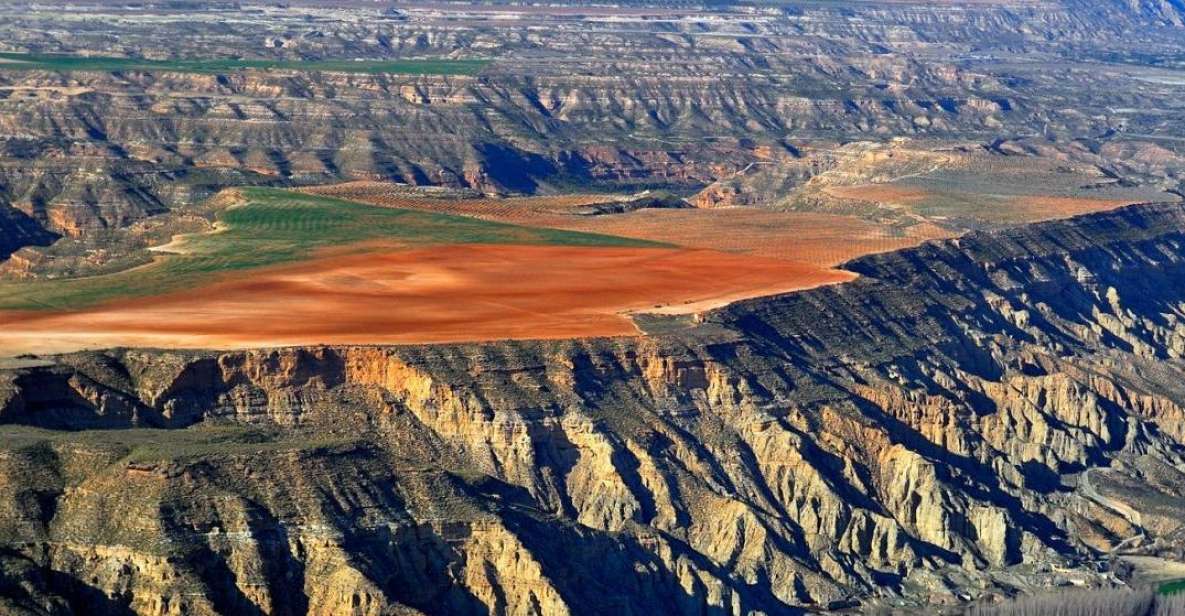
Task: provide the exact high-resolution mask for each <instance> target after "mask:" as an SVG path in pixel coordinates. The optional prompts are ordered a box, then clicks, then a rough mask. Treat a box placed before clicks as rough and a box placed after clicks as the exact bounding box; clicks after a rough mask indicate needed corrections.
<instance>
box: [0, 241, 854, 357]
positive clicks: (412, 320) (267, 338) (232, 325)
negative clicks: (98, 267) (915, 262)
mask: <svg viewBox="0 0 1185 616" xmlns="http://www.w3.org/2000/svg"><path fill="white" fill-rule="evenodd" d="M851 277H852V274H850V273H847V272H841V271H836V270H827V269H825V268H821V267H818V266H816V265H812V264H809V263H801V262H794V261H787V260H782V259H772V258H768V257H757V256H750V255H738V254H730V253H723V252H718V251H711V250H696V249H681V248H680V249H666V248H601V247H598V248H585V247H567V246H512V245H450V246H438V247H432V248H421V249H414V250H408V249H398V248H389V249H383V250H380V249H376V248H374V247H371V249H370V250H369V251H367V252H363V253H353V254H329V255H323V256H322V257H320V258H317V259H314V260H311V261H308V262H303V263H299V264H294V265H288V266H281V267H273V268H268V269H263V270H256V271H252V272H250V273H249V274H245V275H242V276H241V277H238V278H235V279H229V280H224V281H221V282H216V283H213V284H210V285H207V286H204V287H202V288H200V289H195V290H192V291H187V292H184V293H176V294H171V295H164V296H159V297H153V298H138V299H128V300H122V301H119V302H116V303H110V304H105V305H102V306H98V307H95V308H92V309H88V310H83V311H78V312H70V313H44V312H8V313H0V322H3V323H4V327H3V328H2V329H0V349H3V351H4V352H3V353H0V355H14V354H17V353H25V352H29V353H48V352H61V351H67V350H76V349H81V348H103V347H111V346H146V347H167V348H203V347H205V348H240V347H254V346H279V345H304V344H320V343H326V344H395V343H425V342H451V341H473V340H491V339H506V338H567V337H578V336H614V335H630V334H636V333H637V330H636V329H635V327H634V326H633V324H632V322H631V321H630V320H629V318H628V317H627V316H626V315H625V314H624V313H628V312H631V311H643V310H655V309H656V308H659V307H661V308H662V311H663V312H672V311H673V312H680V311H688V310H692V309H694V310H701V309H704V308H709V307H711V306H714V305H722V304H726V303H728V302H730V301H734V300H737V299H741V298H744V297H752V296H759V295H766V294H772V293H779V292H785V291H791V290H795V289H802V288H807V287H813V286H818V285H822V284H829V283H834V282H840V281H844V280H848V279H850V278H851Z"/></svg>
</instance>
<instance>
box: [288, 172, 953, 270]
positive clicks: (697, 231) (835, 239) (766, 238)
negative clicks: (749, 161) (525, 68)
mask: <svg viewBox="0 0 1185 616" xmlns="http://www.w3.org/2000/svg"><path fill="white" fill-rule="evenodd" d="M306 191H307V192H310V193H313V194H318V195H324V196H330V197H337V198H339V199H349V200H351V201H357V202H360V203H368V204H371V205H378V206H382V207H394V208H401V209H412V210H422V211H430V212H439V213H443V214H454V215H460V216H472V217H475V218H481V219H484V220H493V221H498V222H508V223H514V224H521V225H529V226H537V227H551V228H556V229H567V230H571V231H582V232H587V233H603V234H607V235H617V236H621V237H629V238H634V239H643V240H652V241H658V242H667V243H671V244H678V245H680V246H687V247H693V248H705V249H711V250H721V251H726V252H735V253H744V254H751V255H756V256H762V257H771V258H776V259H786V260H789V261H795V262H801V263H810V264H813V265H816V266H819V267H822V268H827V269H830V268H832V267H834V266H836V265H838V264H840V263H843V262H844V261H847V260H849V259H853V258H855V257H858V256H861V255H865V254H869V253H874V252H885V251H889V250H897V249H899V248H905V247H908V246H914V245H917V244H919V243H921V242H923V241H925V240H929V239H940V238H949V237H953V236H954V235H955V234H954V233H953V232H951V231H948V230H945V229H942V228H939V227H937V226H935V225H931V224H918V225H914V226H912V227H909V228H907V229H905V230H903V231H902V230H898V229H893V228H891V227H889V226H886V225H880V224H877V223H875V222H872V221H868V220H864V219H861V218H857V217H855V216H846V215H837V214H825V213H819V212H776V211H769V210H762V209H757V208H711V209H699V208H697V209H642V210H636V211H633V212H629V213H626V214H614V215H608V216H580V215H577V214H576V213H575V212H576V211H577V210H579V209H581V208H583V207H585V206H588V205H591V204H594V203H603V202H605V201H609V200H611V199H613V197H612V196H609V195H597V194H585V195H559V196H548V197H516V198H509V199H495V198H486V199H480V198H479V199H433V198H424V197H415V196H409V195H408V194H407V192H406V190H405V189H402V188H399V187H396V186H395V185H392V184H386V183H382V182H349V183H345V184H337V185H332V186H319V187H316V188H314V189H306Z"/></svg>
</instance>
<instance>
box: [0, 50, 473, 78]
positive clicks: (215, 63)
mask: <svg viewBox="0 0 1185 616" xmlns="http://www.w3.org/2000/svg"><path fill="white" fill-rule="evenodd" d="M489 62H490V61H489V60H477V59H472V60H449V59H423V60H262V59H260V60H236V59H231V58H226V59H202V60H180V59H178V60H148V59H144V58H117V57H110V56H78V55H67V54H26V53H0V69H2V70H48V71H101V72H114V71H172V72H179V73H228V72H232V71H240V70H288V71H327V72H338V73H365V74H372V75H373V74H380V73H392V74H400V75H474V74H476V73H478V72H479V71H481V69H483V68H485V66H486V65H487V64H489Z"/></svg>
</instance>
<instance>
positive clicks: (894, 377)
mask: <svg viewBox="0 0 1185 616" xmlns="http://www.w3.org/2000/svg"><path fill="white" fill-rule="evenodd" d="M1183 244H1185V208H1183V207H1182V206H1181V205H1179V204H1173V205H1144V206H1135V207H1130V208H1126V209H1123V210H1119V211H1115V212H1112V213H1107V214H1100V215H1092V216H1087V217H1082V218H1078V219H1073V220H1070V221H1063V222H1055V223H1046V224H1040V225H1034V226H1031V227H1025V228H1019V229H1010V230H1004V231H997V232H990V233H981V234H973V235H970V236H966V237H964V238H961V239H959V240H954V241H949V242H941V243H934V244H928V245H924V246H922V247H920V248H917V249H913V250H907V251H903V252H899V253H893V254H886V255H880V256H874V257H868V258H864V259H860V260H858V261H855V262H853V263H851V264H849V267H850V268H851V269H852V270H854V271H857V272H859V273H861V274H862V278H860V279H859V280H857V281H855V282H853V283H850V284H845V285H841V286H836V287H829V288H824V289H818V290H814V291H809V292H802V293H795V294H791V295H787V296H782V297H773V298H767V299H763V300H755V301H749V302H742V303H739V304H736V305H734V306H731V307H729V308H727V309H723V310H720V311H717V312H714V313H709V314H707V315H705V316H704V319H703V322H702V323H700V324H698V325H695V326H693V327H690V328H687V329H683V330H680V331H677V332H675V333H670V334H664V335H657V336H652V337H647V338H641V339H598V340H576V341H568V342H521V343H502V344H483V345H450V346H426V347H395V348H377V347H351V348H307V349H277V350H258V351H244V352H233V353H213V352H209V353H207V352H163V351H147V350H136V351H131V350H126V351H121V350H115V351H109V352H105V353H82V354H76V355H69V356H63V357H57V358H52V359H51V360H50V361H48V362H43V363H41V364H37V363H35V362H26V363H28V364H31V365H28V366H26V367H15V368H9V369H5V370H0V423H3V426H0V430H2V431H3V432H2V433H3V439H2V441H0V442H2V443H3V445H2V447H0V485H3V486H4V487H5V489H4V490H0V595H2V596H4V597H5V601H7V603H4V604H0V605H3V606H4V608H5V609H8V610H10V611H16V612H18V613H31V614H42V613H51V614H53V613H59V614H64V613H69V611H70V609H72V608H74V609H77V608H78V607H79V606H81V605H86V606H88V607H89V608H90V609H91V610H92V613H107V614H128V613H136V614H181V613H187V614H214V613H272V614H304V613H313V614H343V613H346V614H350V613H352V614H394V613H505V614H564V613H574V614H575V613H604V612H605V611H607V610H608V611H614V612H620V613H636V614H641V613H654V612H659V611H661V612H663V613H688V614H690V613H696V614H702V613H748V612H754V611H757V612H765V613H770V614H772V613H787V612H791V613H792V612H793V611H794V610H795V609H807V608H826V607H827V606H829V605H831V606H839V605H846V604H847V600H848V599H850V598H853V597H855V598H858V600H860V601H862V602H864V604H865V605H872V604H882V605H893V604H910V603H929V602H956V601H958V600H961V599H967V598H971V597H975V596H980V595H982V594H984V593H989V592H998V593H1005V594H1011V593H1014V592H1018V591H1024V590H1029V589H1033V588H1038V587H1042V586H1047V585H1056V584H1059V583H1070V581H1071V580H1072V581H1075V583H1088V584H1099V585H1109V584H1114V583H1117V581H1118V577H1117V575H1119V574H1122V572H1121V571H1115V570H1113V569H1112V568H1111V566H1110V561H1109V560H1108V559H1107V556H1108V554H1109V553H1110V552H1111V551H1112V550H1115V549H1116V548H1117V547H1118V548H1121V549H1123V550H1133V549H1134V550H1145V551H1148V552H1155V551H1156V550H1161V549H1171V548H1172V546H1174V545H1175V543H1174V541H1175V537H1177V536H1178V535H1179V533H1177V531H1178V530H1179V529H1180V521H1179V515H1178V512H1179V511H1180V510H1181V509H1180V507H1181V506H1182V504H1185V502H1183V500H1182V499H1183V497H1185V494H1183V493H1182V489H1181V487H1180V486H1181V485H1183V484H1182V482H1181V479H1182V471H1181V470H1180V469H1181V468H1183V467H1182V466H1181V465H1182V464H1185V460H1183V459H1182V454H1183V453H1185V449H1183V444H1185V429H1182V425H1183V424H1182V420H1183V419H1185V389H1183V387H1182V385H1181V383H1182V382H1183V381H1182V379H1181V376H1182V368H1183V364H1182V363H1181V362H1182V360H1181V356H1182V354H1185V325H1183V323H1182V318H1183V317H1185V314H1183V311H1185V257H1183V256H1182V255H1183V254H1185V253H1183V252H1182V245H1183Z"/></svg>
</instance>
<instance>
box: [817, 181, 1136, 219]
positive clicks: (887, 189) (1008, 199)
mask: <svg viewBox="0 0 1185 616" xmlns="http://www.w3.org/2000/svg"><path fill="white" fill-rule="evenodd" d="M825 192H826V193H828V194H830V195H831V196H833V197H838V198H840V199H853V200H860V201H875V202H878V203H888V204H895V205H901V206H905V207H915V206H916V207H922V206H925V205H926V204H929V203H937V202H941V201H942V200H943V198H944V195H948V196H950V197H953V198H954V199H957V200H960V201H962V200H966V201H974V200H976V198H977V197H978V199H979V200H981V201H983V202H984V208H983V209H982V210H981V211H978V212H969V213H968V215H969V216H974V217H981V218H984V219H988V220H994V221H996V222H1007V223H1028V222H1040V221H1045V220H1053V219H1056V218H1069V217H1072V216H1079V215H1081V214H1090V213H1094V212H1103V211H1106V210H1112V209H1115V208H1117V207H1120V206H1124V205H1131V204H1132V203H1135V202H1136V201H1137V200H1135V199H1118V198H1104V197H1067V196H1054V195H1009V196H997V195H976V194H974V193H943V192H941V191H931V190H927V189H925V188H920V187H917V186H907V185H900V184H892V183H884V184H858V185H852V186H829V187H827V188H826V189H825Z"/></svg>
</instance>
